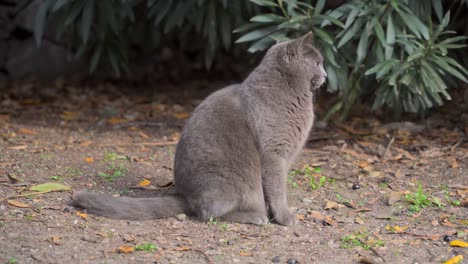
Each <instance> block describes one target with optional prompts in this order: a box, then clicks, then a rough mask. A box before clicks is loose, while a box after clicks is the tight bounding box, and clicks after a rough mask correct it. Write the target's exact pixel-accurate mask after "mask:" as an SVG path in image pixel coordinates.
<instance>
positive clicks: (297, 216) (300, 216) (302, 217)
mask: <svg viewBox="0 0 468 264" xmlns="http://www.w3.org/2000/svg"><path fill="white" fill-rule="evenodd" d="M296 218H297V219H299V220H304V219H305V216H304V215H303V214H296Z"/></svg>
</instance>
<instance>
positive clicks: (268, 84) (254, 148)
mask: <svg viewBox="0 0 468 264" xmlns="http://www.w3.org/2000/svg"><path fill="white" fill-rule="evenodd" d="M312 38H313V37H312V33H308V34H307V35H305V36H303V37H301V38H298V39H295V40H291V41H288V42H283V43H279V44H276V45H274V46H273V47H272V48H270V50H269V51H268V52H267V53H266V55H265V57H264V58H263V60H262V62H261V63H260V65H259V66H258V67H257V68H256V69H255V70H254V71H253V72H252V73H251V74H250V75H249V76H248V78H247V79H246V80H245V81H244V82H243V83H242V84H239V85H232V86H229V87H226V88H224V89H221V90H219V91H217V92H215V93H213V94H212V95H210V96H209V97H208V98H206V99H205V100H204V101H203V102H202V103H201V104H200V105H199V106H198V107H197V108H196V109H195V111H194V112H193V114H192V116H191V118H190V119H189V120H188V122H187V124H186V126H185V128H184V130H183V132H182V135H181V138H180V141H179V144H178V145H177V150H176V155H175V164H174V174H175V189H176V194H175V195H172V196H171V195H170V196H163V197H154V198H128V197H120V198H114V197H107V196H102V195H98V194H94V193H89V192H77V193H75V194H74V195H73V202H72V204H73V205H75V206H77V207H81V208H85V209H87V211H88V212H89V213H93V214H97V215H102V216H107V217H110V218H118V219H137V220H144V219H156V218H163V217H169V216H173V215H176V214H178V213H182V212H185V213H186V214H188V215H192V216H195V217H196V218H198V219H199V220H201V221H207V220H208V219H210V218H212V217H213V218H221V219H223V220H225V221H232V222H239V223H250V224H256V225H263V224H266V223H268V221H269V216H270V217H271V218H272V220H274V221H276V222H277V223H279V224H282V225H293V224H296V223H297V221H298V220H297V218H296V216H295V214H293V213H291V212H290V210H289V208H288V204H287V198H286V178H287V174H288V171H289V168H290V166H291V164H292V162H293V160H294V158H295V157H296V156H297V155H298V153H299V152H300V151H301V149H302V147H303V145H304V143H305V141H306V139H307V136H308V133H309V131H310V129H311V127H312V123H313V119H314V113H313V105H312V101H313V93H314V90H316V89H317V88H319V87H320V86H321V85H322V84H323V83H324V82H325V79H326V76H327V75H326V72H325V70H324V68H323V66H322V61H323V59H322V56H321V54H320V52H319V51H318V50H317V49H316V48H314V47H313V46H312V45H311V43H312Z"/></svg>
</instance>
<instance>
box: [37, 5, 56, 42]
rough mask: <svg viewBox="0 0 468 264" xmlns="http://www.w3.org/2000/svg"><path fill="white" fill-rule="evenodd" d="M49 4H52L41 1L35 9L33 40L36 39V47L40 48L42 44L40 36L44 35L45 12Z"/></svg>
mask: <svg viewBox="0 0 468 264" xmlns="http://www.w3.org/2000/svg"><path fill="white" fill-rule="evenodd" d="M51 3H52V2H51V1H50V0H47V1H43V2H42V3H41V5H40V6H39V8H38V9H37V13H36V17H35V20H34V38H35V39H36V45H37V46H40V45H41V42H42V36H43V35H44V29H45V25H46V22H47V12H48V10H49V6H50V4H51Z"/></svg>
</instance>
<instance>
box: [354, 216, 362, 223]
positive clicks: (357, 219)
mask: <svg viewBox="0 0 468 264" xmlns="http://www.w3.org/2000/svg"><path fill="white" fill-rule="evenodd" d="M354 222H355V223H356V224H360V225H364V220H362V218H361V217H359V216H356V217H355V218H354Z"/></svg>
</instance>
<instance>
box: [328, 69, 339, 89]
mask: <svg viewBox="0 0 468 264" xmlns="http://www.w3.org/2000/svg"><path fill="white" fill-rule="evenodd" d="M325 70H326V71H327V81H328V88H329V91H331V92H336V91H338V78H337V76H336V72H335V68H334V67H333V66H331V65H325Z"/></svg>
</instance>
